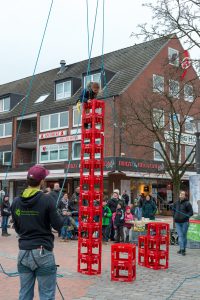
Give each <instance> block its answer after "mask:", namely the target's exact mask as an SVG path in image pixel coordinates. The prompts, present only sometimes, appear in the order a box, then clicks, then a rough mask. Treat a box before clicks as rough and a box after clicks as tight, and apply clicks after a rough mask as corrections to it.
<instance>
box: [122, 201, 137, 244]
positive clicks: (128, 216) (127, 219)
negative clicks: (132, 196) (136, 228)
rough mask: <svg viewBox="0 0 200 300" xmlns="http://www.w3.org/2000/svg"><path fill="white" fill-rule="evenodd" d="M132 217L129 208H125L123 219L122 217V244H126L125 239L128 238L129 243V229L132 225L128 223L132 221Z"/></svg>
mask: <svg viewBox="0 0 200 300" xmlns="http://www.w3.org/2000/svg"><path fill="white" fill-rule="evenodd" d="M133 220H134V217H133V215H132V213H131V208H130V206H127V207H126V212H125V217H124V228H123V230H124V242H126V240H127V237H128V241H129V242H130V241H131V227H132V224H131V223H130V221H133Z"/></svg>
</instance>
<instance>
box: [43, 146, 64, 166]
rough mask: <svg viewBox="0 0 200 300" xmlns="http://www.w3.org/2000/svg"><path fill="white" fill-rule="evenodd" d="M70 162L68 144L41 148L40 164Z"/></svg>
mask: <svg viewBox="0 0 200 300" xmlns="http://www.w3.org/2000/svg"><path fill="white" fill-rule="evenodd" d="M67 160H68V144H67V143H65V144H53V145H43V146H40V162H41V163H45V162H58V161H67Z"/></svg>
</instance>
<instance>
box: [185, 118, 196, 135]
mask: <svg viewBox="0 0 200 300" xmlns="http://www.w3.org/2000/svg"><path fill="white" fill-rule="evenodd" d="M193 120H194V118H193V117H189V116H186V117H185V131H186V132H189V133H194V123H192V121H193Z"/></svg>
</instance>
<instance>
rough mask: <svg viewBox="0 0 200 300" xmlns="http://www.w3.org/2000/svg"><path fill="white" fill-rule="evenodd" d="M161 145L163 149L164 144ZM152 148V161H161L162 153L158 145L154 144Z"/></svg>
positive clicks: (157, 143)
mask: <svg viewBox="0 0 200 300" xmlns="http://www.w3.org/2000/svg"><path fill="white" fill-rule="evenodd" d="M162 145H163V147H165V144H164V143H162ZM153 147H154V160H160V161H163V160H164V159H163V157H164V153H163V150H162V148H161V145H160V143H159V142H155V143H154V145H153Z"/></svg>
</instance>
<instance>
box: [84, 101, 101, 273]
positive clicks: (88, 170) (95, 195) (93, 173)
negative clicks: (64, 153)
mask: <svg viewBox="0 0 200 300" xmlns="http://www.w3.org/2000/svg"><path fill="white" fill-rule="evenodd" d="M104 114H105V104H104V102H103V101H100V100H96V99H95V100H92V101H91V102H90V103H85V104H84V105H83V111H82V140H81V163H80V199H79V229H78V232H79V240H78V272H80V273H82V274H88V275H95V274H100V272H101V252H102V246H101V241H102V199H103V167H104V160H103V149H104V132H103V131H104ZM86 124H88V126H85V125H86ZM98 139H100V143H99V141H98ZM96 154H100V155H98V156H100V157H98V158H97V155H96ZM99 174H100V175H99ZM95 251H97V253H94V252H95Z"/></svg>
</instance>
